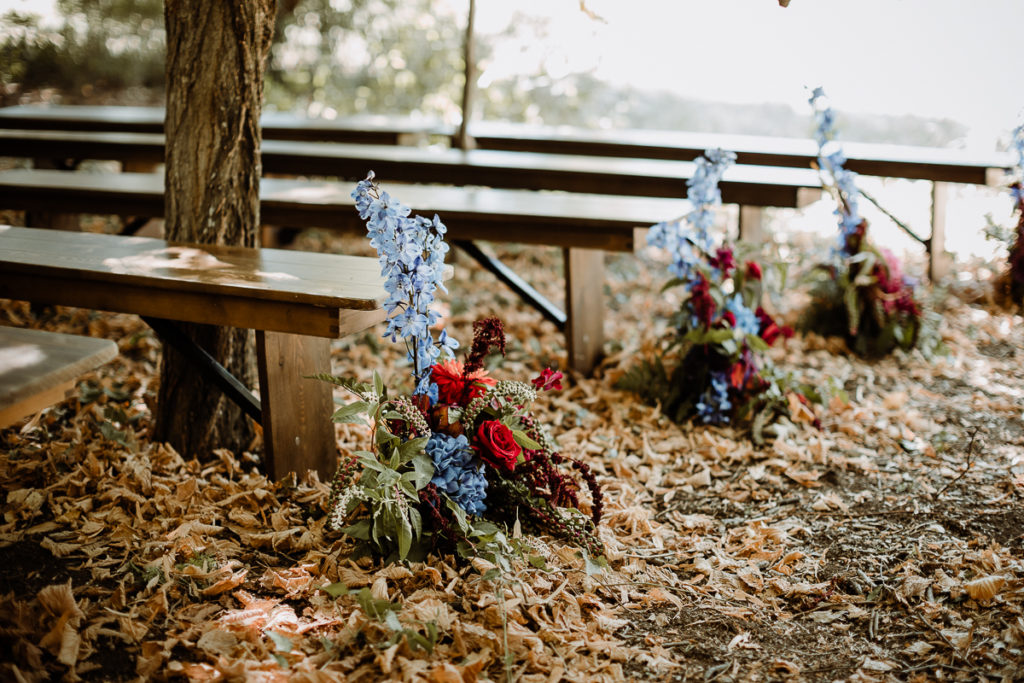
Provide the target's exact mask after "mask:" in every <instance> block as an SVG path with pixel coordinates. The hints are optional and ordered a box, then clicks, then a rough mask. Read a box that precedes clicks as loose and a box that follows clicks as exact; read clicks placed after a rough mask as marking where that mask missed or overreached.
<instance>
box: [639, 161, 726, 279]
mask: <svg viewBox="0 0 1024 683" xmlns="http://www.w3.org/2000/svg"><path fill="white" fill-rule="evenodd" d="M734 161H736V155H735V154H734V153H733V152H726V151H723V150H721V149H709V150H707V151H706V152H705V153H704V156H702V157H699V158H698V159H697V161H696V164H697V170H696V171H694V173H693V177H692V178H690V179H689V180H688V181H687V182H686V186H687V191H686V198H687V199H688V200H689V201H690V204H692V205H693V210H692V211H690V213H688V214H686V216H684V217H682V218H680V219H676V220H674V221H667V222H663V223H658V224H657V225H654V226H652V227H651V229H650V231H649V232H648V233H647V244H649V245H651V246H654V247H660V248H662V249H664V250H666V251H667V252H668V253H669V254H670V255H671V256H672V263H671V264H670V265H669V272H670V273H672V275H673V276H674V277H677V278H679V279H682V280H687V281H689V280H691V279H692V278H693V277H694V275H695V272H696V270H697V266H698V263H699V262H700V260H701V258H700V256H701V253H705V254H708V253H711V251H712V250H713V248H714V246H715V244H714V239H713V238H712V237H711V234H710V233H709V230H710V229H711V227H712V226H713V225H714V222H715V213H714V207H715V206H718V205H719V204H721V203H722V193H721V191H720V190H719V189H718V184H719V182H720V181H721V180H722V174H724V173H725V170H726V169H727V168H728V167H729V166H730V165H731V164H732V163H733V162H734Z"/></svg>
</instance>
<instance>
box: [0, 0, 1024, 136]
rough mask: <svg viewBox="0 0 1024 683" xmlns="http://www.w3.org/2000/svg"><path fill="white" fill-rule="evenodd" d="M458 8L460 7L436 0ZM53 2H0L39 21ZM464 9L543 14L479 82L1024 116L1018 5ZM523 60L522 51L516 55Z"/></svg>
mask: <svg viewBox="0 0 1024 683" xmlns="http://www.w3.org/2000/svg"><path fill="white" fill-rule="evenodd" d="M447 2H448V4H450V5H451V6H453V7H455V8H456V9H458V8H460V7H461V6H462V5H465V6H466V7H468V0H447ZM52 6H53V0H0V13H3V12H6V11H7V10H9V9H17V10H20V11H23V12H26V11H31V12H36V13H40V12H44V13H52V11H53V10H52ZM586 6H587V7H588V8H589V9H590V10H591V11H593V12H594V13H596V14H597V15H599V16H601V17H602V18H604V19H605V20H606V21H607V23H601V22H597V21H594V20H592V19H589V18H588V17H587V16H586V15H585V14H584V13H582V12H581V11H580V10H579V0H501V1H499V0H477V14H478V17H477V29H478V31H480V32H481V33H492V32H498V31H500V30H501V29H502V28H504V27H505V26H507V25H508V24H509V22H510V20H511V17H512V15H513V14H514V13H515V12H516V11H520V12H523V13H525V14H527V15H532V16H538V17H545V16H546V17H551V18H552V19H553V21H552V35H551V37H550V39H549V40H548V41H546V42H545V44H544V45H533V46H508V47H507V48H506V50H505V51H499V53H498V55H497V57H498V61H497V63H495V64H492V65H491V71H490V73H489V74H488V73H485V74H484V76H485V78H487V77H490V76H493V77H498V76H500V75H501V74H502V73H504V72H508V71H512V70H515V69H517V68H522V65H523V64H524V63H544V64H545V65H546V67H547V69H548V72H549V73H550V74H551V75H552V76H555V77H557V76H558V75H559V74H564V73H567V72H569V71H592V72H593V73H594V74H595V75H597V76H599V77H601V78H605V79H608V80H610V81H613V82H619V83H631V84H634V85H637V86H640V87H645V88H659V89H667V90H672V91H675V92H678V93H681V94H683V95H686V96H688V97H693V98H697V99H705V100H717V101H726V102H781V103H788V104H790V105H791V106H793V107H794V109H796V111H802V110H803V109H804V108H806V95H805V91H804V87H805V86H815V85H823V86H824V87H825V90H826V92H827V93H828V95H829V97H830V99H831V101H832V104H833V106H834V107H835V108H836V109H837V110H840V111H860V112H874V113H892V114H904V113H914V114H919V115H924V116H938V117H942V116H945V117H950V118H954V119H956V120H959V121H961V122H963V123H965V124H967V125H968V126H970V127H971V134H970V138H969V140H968V144H969V145H971V146H977V147H979V148H981V149H992V147H993V145H994V143H995V140H996V138H997V137H998V136H999V135H1000V134H1004V133H1005V132H1006V131H1008V130H1009V129H1011V128H1012V127H1013V126H1014V125H1016V123H1017V122H1018V117H1019V116H1020V114H1021V111H1022V110H1024V88H1021V87H1020V85H1019V78H1018V77H1017V76H1015V75H1014V74H1019V66H1020V58H1021V55H1020V47H1019V46H1020V44H1021V27H1022V26H1024V0H974V1H973V2H972V1H967V0H792V1H791V3H790V6H789V7H788V8H782V7H779V5H778V2H777V0H627V1H624V0H586ZM523 49H525V50H526V52H525V53H524V52H523Z"/></svg>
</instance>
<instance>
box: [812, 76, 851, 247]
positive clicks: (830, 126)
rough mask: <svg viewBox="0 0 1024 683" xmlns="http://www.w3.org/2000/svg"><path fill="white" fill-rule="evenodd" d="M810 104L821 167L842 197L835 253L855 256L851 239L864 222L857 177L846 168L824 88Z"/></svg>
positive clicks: (813, 96)
mask: <svg viewBox="0 0 1024 683" xmlns="http://www.w3.org/2000/svg"><path fill="white" fill-rule="evenodd" d="M809 102H810V104H811V108H812V109H814V120H815V124H816V126H815V132H814V139H815V140H816V141H817V143H818V167H819V168H820V169H821V170H822V171H827V172H828V173H829V174H831V176H832V180H833V182H834V183H835V186H836V189H837V190H838V191H839V194H840V205H839V207H837V208H836V215H837V216H838V217H839V240H838V244H837V247H836V248H835V250H836V251H837V252H838V253H840V254H842V255H844V256H852V254H851V253H850V251H849V247H850V241H849V238H850V236H851V235H853V234H854V233H855V232H856V231H857V229H858V228H859V227H860V224H861V222H862V220H861V217H860V208H859V203H860V192H859V191H858V190H857V174H856V173H854V172H853V171H848V170H846V168H845V167H844V165H845V164H846V155H845V154H843V150H842V148H841V147H840V146H839V142H838V140H837V138H838V134H837V132H836V127H835V114H834V113H833V112H832V106H831V105H830V104H829V103H828V100H827V98H826V97H825V90H824V89H823V88H821V87H817V88H815V89H814V90H813V91H812V93H811V98H810V100H809Z"/></svg>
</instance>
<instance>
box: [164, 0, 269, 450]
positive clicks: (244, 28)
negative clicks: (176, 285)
mask: <svg viewBox="0 0 1024 683" xmlns="http://www.w3.org/2000/svg"><path fill="white" fill-rule="evenodd" d="M164 12H165V24H166V27H167V119H166V123H165V130H166V135H167V151H166V165H167V169H166V191H165V196H166V210H165V215H166V225H165V228H164V229H165V236H166V237H167V238H168V239H170V240H177V241H184V242H199V243H206V244H230V245H244V246H250V247H251V246H255V245H256V235H257V228H258V226H259V222H260V211H259V182H260V138H261V135H260V126H259V119H260V112H261V110H262V101H263V70H264V64H265V61H266V57H267V53H268V51H269V49H270V42H271V38H272V37H273V31H274V12H275V0H230V1H228V0H223V1H218V2H208V1H207V0H167V2H166V5H165V10H164ZM187 332H188V333H189V334H190V336H192V338H193V339H194V340H195V341H196V342H197V343H198V344H199V345H200V346H201V347H203V348H204V349H206V350H207V351H209V352H210V353H211V354H212V355H213V356H214V357H215V358H217V359H218V360H220V361H221V363H222V364H223V365H224V366H225V367H226V368H227V369H228V370H229V371H230V372H232V374H234V375H235V376H236V377H238V378H239V379H240V380H241V381H242V382H243V383H245V384H246V385H247V386H254V385H255V367H256V365H255V344H254V341H253V339H252V334H251V332H248V331H244V330H237V329H230V328H217V327H211V326H208V325H190V326H188V328H187ZM156 438H157V439H159V440H163V441H168V442H170V443H171V444H172V445H173V446H174V447H175V448H177V449H178V450H179V451H180V452H181V453H182V454H183V455H186V456H190V455H199V456H202V455H205V454H206V453H208V452H209V451H210V450H211V449H213V448H217V447H225V448H230V449H232V450H236V451H239V450H242V449H244V448H245V447H246V446H248V445H249V442H250V441H251V438H252V429H251V427H250V425H249V423H248V420H247V418H246V417H245V416H244V415H243V414H242V412H241V410H239V409H238V408H237V407H236V406H235V405H234V404H232V403H230V402H229V401H228V400H227V399H226V398H225V397H224V395H223V394H222V393H221V392H220V390H218V389H217V388H216V387H214V386H213V385H212V384H210V383H209V382H207V381H206V380H205V379H204V378H202V377H201V376H199V375H198V374H197V373H196V372H195V371H194V369H193V368H192V367H191V366H190V365H189V364H188V363H187V361H186V360H185V359H184V358H182V357H181V356H180V355H179V354H178V353H177V352H175V351H174V350H173V349H170V348H169V347H167V346H165V347H164V353H163V358H162V361H161V368H160V392H159V395H158V403H157V415H156Z"/></svg>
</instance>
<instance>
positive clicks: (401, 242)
mask: <svg viewBox="0 0 1024 683" xmlns="http://www.w3.org/2000/svg"><path fill="white" fill-rule="evenodd" d="M352 198H353V199H355V205H356V210H357V211H358V212H359V217H360V218H362V219H363V220H365V221H366V232H367V236H368V237H369V239H370V246H372V247H373V248H374V249H376V250H377V255H378V260H379V262H380V269H381V275H383V276H384V278H385V281H384V288H385V290H386V291H387V293H388V298H387V300H386V301H385V302H384V308H385V310H386V311H387V314H388V321H387V328H386V329H385V331H384V336H385V337H390V338H391V341H398V340H399V339H401V340H402V341H404V342H405V343H406V347H407V349H408V351H409V360H410V361H411V362H412V364H413V381H414V382H415V385H416V389H415V393H417V394H427V395H430V394H431V393H432V392H431V384H432V383H431V381H430V366H431V365H433V364H434V363H436V362H437V360H438V359H439V358H440V356H441V355H442V354H444V355H446V356H450V357H453V356H454V354H453V351H454V350H455V349H456V348H458V346H459V343H458V342H457V341H456V340H455V339H453V338H452V337H450V336H448V334H447V332H446V331H444V330H442V331H441V335H440V340H439V341H437V342H435V341H434V337H433V335H432V333H431V332H430V328H431V327H433V326H434V325H435V324H436V323H437V321H438V319H439V318H440V316H439V315H438V313H437V312H436V311H433V310H431V308H430V307H431V304H433V303H434V295H435V293H436V292H437V290H439V289H440V290H441V291H442V292H447V290H446V289H445V287H444V283H443V281H442V280H443V276H444V257H445V254H447V253H448V244H447V243H446V242H445V241H444V235H445V233H446V232H447V228H446V227H445V225H444V223H442V222H441V219H440V218H439V217H438V216H437V215H435V216H434V217H433V219H428V218H424V217H423V216H410V215H409V214H410V213H411V211H410V209H409V207H407V206H405V205H404V204H402V203H401V202H399V201H398V200H396V199H394V198H392V197H391V195H389V194H388V193H387V192H381V191H380V190H379V188H378V187H377V185H376V183H375V182H374V175H373V172H372V171H371V172H370V174H369V175H368V176H367V177H366V179H365V180H362V181H360V182H359V183H358V184H357V185H356V189H355V190H354V191H353V192H352ZM434 393H436V390H435V392H434Z"/></svg>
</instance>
